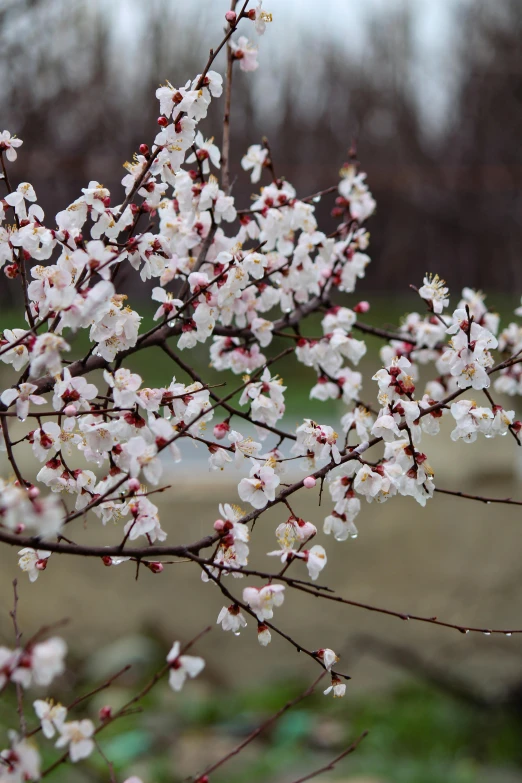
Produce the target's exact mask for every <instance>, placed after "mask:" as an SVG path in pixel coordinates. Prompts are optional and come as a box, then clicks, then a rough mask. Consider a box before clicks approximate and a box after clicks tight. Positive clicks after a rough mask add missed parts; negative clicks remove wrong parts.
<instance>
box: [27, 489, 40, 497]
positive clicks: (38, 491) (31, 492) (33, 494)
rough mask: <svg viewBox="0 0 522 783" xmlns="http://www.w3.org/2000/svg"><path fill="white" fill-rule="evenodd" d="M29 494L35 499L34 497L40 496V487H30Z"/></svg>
mask: <svg viewBox="0 0 522 783" xmlns="http://www.w3.org/2000/svg"><path fill="white" fill-rule="evenodd" d="M27 494H28V495H29V497H30V498H31V500H33V499H34V498H37V497H38V495H39V494H40V490H39V489H38V487H29V492H28V493H27Z"/></svg>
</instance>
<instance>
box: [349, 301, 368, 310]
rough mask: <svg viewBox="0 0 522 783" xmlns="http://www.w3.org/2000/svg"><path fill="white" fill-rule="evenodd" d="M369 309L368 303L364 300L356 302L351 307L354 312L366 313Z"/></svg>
mask: <svg viewBox="0 0 522 783" xmlns="http://www.w3.org/2000/svg"><path fill="white" fill-rule="evenodd" d="M369 309H370V303H369V302H366V301H363V302H359V304H356V305H355V307H354V308H353V310H354V312H355V313H367V312H368V310H369Z"/></svg>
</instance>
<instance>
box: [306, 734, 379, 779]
mask: <svg viewBox="0 0 522 783" xmlns="http://www.w3.org/2000/svg"><path fill="white" fill-rule="evenodd" d="M367 736H368V731H363V733H362V734H361V735H360V737H357V739H356V740H354V741H353V742H352V744H351V745H350V746H349V747H348V748H346V750H343V752H342V753H340V754H339V755H338V756H336V757H335V758H334V759H332V761H330V763H329V764H327V765H326V766H325V767H321V768H320V769H316V770H315V771H314V772H310V773H309V774H308V775H305V776H304V777H302V778H299V780H295V781H293V783H305V780H312V778H316V777H317V776H318V775H321V774H322V773H323V772H330V770H332V769H335V766H336V764H338V763H339V762H340V761H342V759H344V758H345V757H346V756H349V755H350V753H353V752H354V750H357V748H358V747H359V745H360V744H361V742H362V741H363V739H364V738H365V737H367Z"/></svg>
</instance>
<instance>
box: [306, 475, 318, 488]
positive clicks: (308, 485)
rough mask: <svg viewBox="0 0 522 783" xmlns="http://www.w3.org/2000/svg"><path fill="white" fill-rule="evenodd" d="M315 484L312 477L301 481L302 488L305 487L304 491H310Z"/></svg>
mask: <svg viewBox="0 0 522 783" xmlns="http://www.w3.org/2000/svg"><path fill="white" fill-rule="evenodd" d="M316 483H317V482H316V480H315V478H314V477H313V476H307V477H306V478H305V480H304V481H303V486H304V487H306V489H312V488H313V487H315V485H316Z"/></svg>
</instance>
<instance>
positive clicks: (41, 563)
mask: <svg viewBox="0 0 522 783" xmlns="http://www.w3.org/2000/svg"><path fill="white" fill-rule="evenodd" d="M34 565H35V568H37V569H38V571H45V569H46V568H47V559H46V558H45V559H44V558H42V559H41V560H37V561H36V563H35V564H34Z"/></svg>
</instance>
